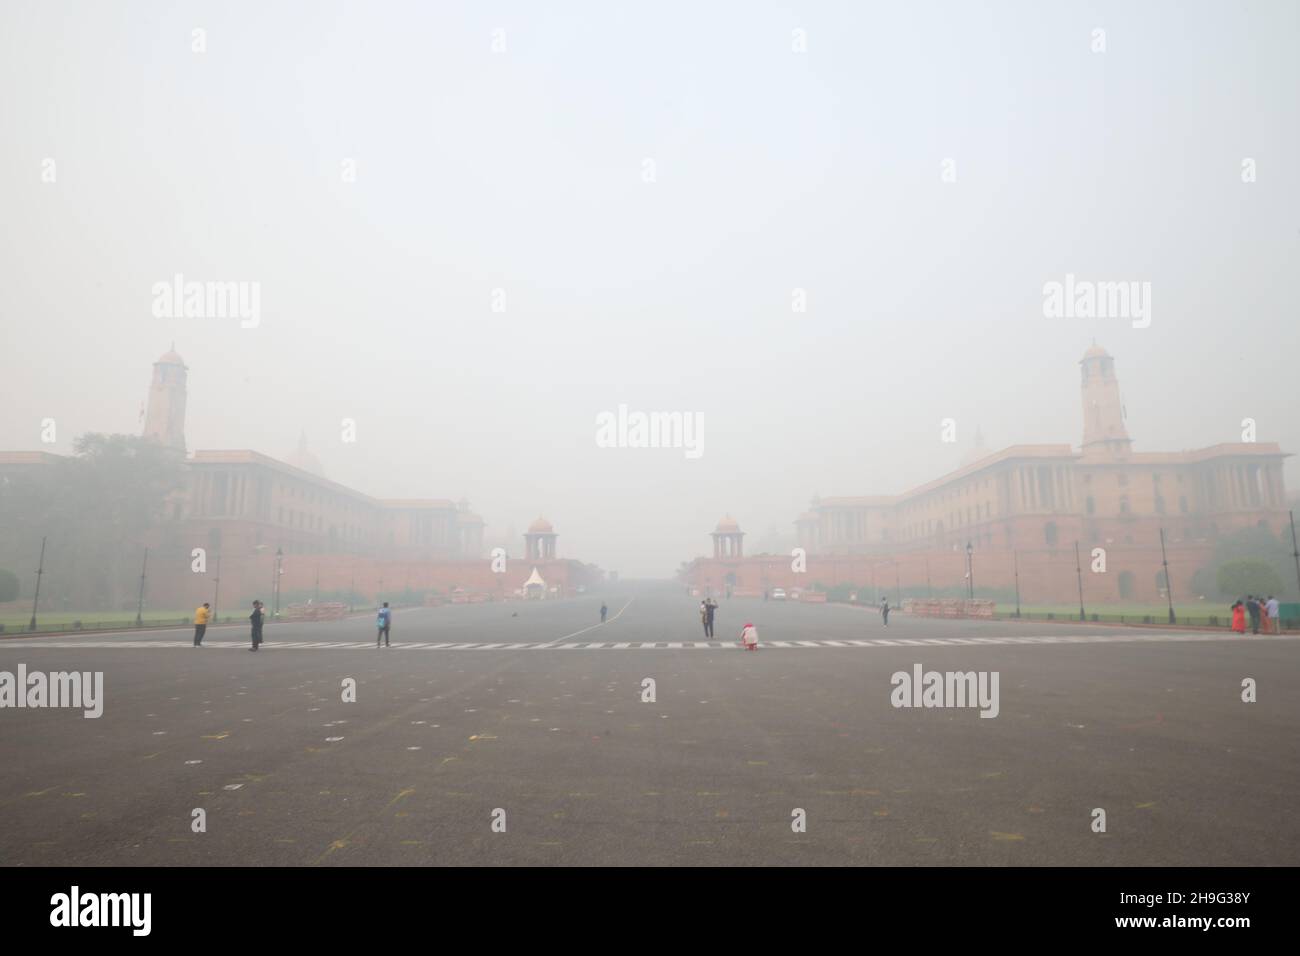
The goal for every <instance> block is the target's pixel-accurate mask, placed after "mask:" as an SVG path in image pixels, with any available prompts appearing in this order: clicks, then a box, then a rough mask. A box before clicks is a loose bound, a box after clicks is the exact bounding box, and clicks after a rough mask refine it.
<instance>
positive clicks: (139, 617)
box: [135, 548, 149, 627]
mask: <svg viewBox="0 0 1300 956" xmlns="http://www.w3.org/2000/svg"><path fill="white" fill-rule="evenodd" d="M148 567H149V549H148V548H145V549H144V560H143V561H141V562H140V596H139V598H138V599H137V600H136V603H135V626H136V627H140V626H141V625H143V624H144V575H145V571H146V570H147V569H148Z"/></svg>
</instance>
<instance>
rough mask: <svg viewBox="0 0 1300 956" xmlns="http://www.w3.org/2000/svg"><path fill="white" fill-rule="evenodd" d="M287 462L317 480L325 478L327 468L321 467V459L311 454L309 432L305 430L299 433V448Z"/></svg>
mask: <svg viewBox="0 0 1300 956" xmlns="http://www.w3.org/2000/svg"><path fill="white" fill-rule="evenodd" d="M285 461H286V462H287V463H288V464H290V465H293V467H295V468H299V469H301V470H303V471H305V472H307V473H308V474H311V475H315V476H316V477H317V478H324V477H325V468H324V467H323V466H322V465H321V463H320V459H319V458H317V457H316V456H315V455H313V454H312V453H311V449H309V448H308V447H307V431H306V429H303V430H302V431H300V432H299V433H298V448H297V450H296V451H295V452H294V453H293V454H292V455H290V456H289V457H288V458H286V459H285Z"/></svg>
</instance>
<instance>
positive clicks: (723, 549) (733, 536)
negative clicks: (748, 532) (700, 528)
mask: <svg viewBox="0 0 1300 956" xmlns="http://www.w3.org/2000/svg"><path fill="white" fill-rule="evenodd" d="M712 537H713V556H714V557H715V558H743V557H744V556H745V532H743V531H741V530H740V524H739V522H737V521H736V519H735V518H733V517H731V515H727V516H725V517H724V518H723V519H722V520H721V521H719V522H718V526H717V527H716V528H714V529H713V534H712Z"/></svg>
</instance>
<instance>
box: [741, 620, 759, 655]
mask: <svg viewBox="0 0 1300 956" xmlns="http://www.w3.org/2000/svg"><path fill="white" fill-rule="evenodd" d="M740 646H741V647H743V648H744V649H745V650H747V651H756V650H758V628H756V627H755V626H754V625H753V624H750V623H748V622H746V623H745V626H744V627H742V628H741V629H740Z"/></svg>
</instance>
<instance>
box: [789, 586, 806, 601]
mask: <svg viewBox="0 0 1300 956" xmlns="http://www.w3.org/2000/svg"><path fill="white" fill-rule="evenodd" d="M802 593H803V592H802V591H800V590H799V589H798V588H791V589H790V600H791V601H797V600H799V595H800V594H802Z"/></svg>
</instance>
